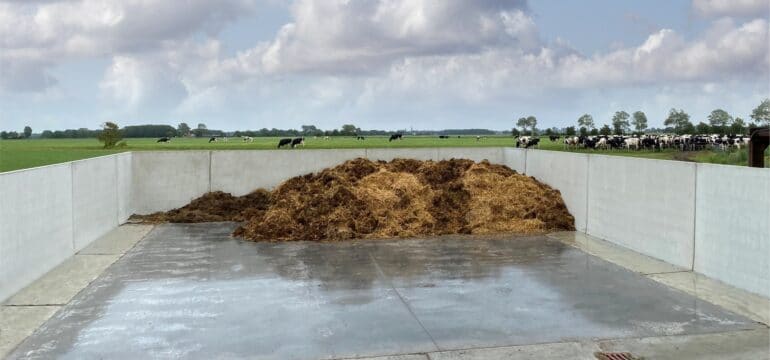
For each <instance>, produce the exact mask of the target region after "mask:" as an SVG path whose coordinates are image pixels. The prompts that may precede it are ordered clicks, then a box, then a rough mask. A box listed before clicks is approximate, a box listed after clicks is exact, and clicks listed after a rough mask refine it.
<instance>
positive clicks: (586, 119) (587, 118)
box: [578, 114, 595, 130]
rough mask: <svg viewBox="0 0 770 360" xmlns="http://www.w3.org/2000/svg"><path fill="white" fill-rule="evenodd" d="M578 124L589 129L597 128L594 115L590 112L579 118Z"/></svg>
mask: <svg viewBox="0 0 770 360" xmlns="http://www.w3.org/2000/svg"><path fill="white" fill-rule="evenodd" d="M578 126H580V127H584V128H586V129H588V130H590V129H593V128H595V126H594V117H593V116H591V115H589V114H583V116H581V117H580V118H578Z"/></svg>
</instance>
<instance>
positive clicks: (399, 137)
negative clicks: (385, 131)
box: [388, 133, 404, 142]
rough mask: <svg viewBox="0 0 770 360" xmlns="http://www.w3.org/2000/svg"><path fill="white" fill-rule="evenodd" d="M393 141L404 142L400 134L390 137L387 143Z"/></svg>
mask: <svg viewBox="0 0 770 360" xmlns="http://www.w3.org/2000/svg"><path fill="white" fill-rule="evenodd" d="M393 140H404V135H403V134H400V133H399V134H393V135H390V139H388V142H391V141H393Z"/></svg>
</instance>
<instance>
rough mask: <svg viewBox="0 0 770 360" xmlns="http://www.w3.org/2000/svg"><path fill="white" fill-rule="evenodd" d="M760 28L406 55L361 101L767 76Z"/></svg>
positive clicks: (760, 24) (764, 28) (479, 97)
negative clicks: (602, 48) (588, 47)
mask: <svg viewBox="0 0 770 360" xmlns="http://www.w3.org/2000/svg"><path fill="white" fill-rule="evenodd" d="M768 32H769V27H768V22H767V21H765V20H763V19H757V20H753V21H749V22H747V23H745V24H742V25H739V26H736V25H734V24H733V23H732V22H729V21H718V22H716V23H715V24H714V26H713V28H712V29H711V31H708V32H707V33H706V34H705V35H704V36H703V37H702V38H700V39H697V40H694V41H690V42H687V41H685V39H683V38H682V37H681V36H679V35H678V34H677V33H676V32H674V31H672V30H668V29H664V30H660V31H658V32H656V33H654V34H652V35H650V36H649V37H648V38H647V40H646V41H644V42H643V43H642V44H640V45H639V46H636V47H630V48H623V49H619V50H615V51H612V52H609V53H605V54H599V55H595V56H592V57H585V56H582V55H580V54H578V53H576V52H574V51H570V50H569V49H566V50H565V49H564V48H563V47H562V46H561V45H559V44H551V45H550V46H545V47H543V48H542V49H541V50H540V51H538V52H536V53H529V52H524V51H521V50H519V49H509V48H502V49H498V48H496V49H487V50H485V51H482V52H480V53H476V54H453V55H436V56H422V57H409V58H406V59H404V60H403V61H400V62H398V63H396V64H395V65H393V66H392V67H391V68H390V71H389V72H388V73H387V75H386V76H382V77H379V76H378V77H372V78H370V79H368V80H367V86H366V92H365V93H364V95H363V96H362V99H363V101H370V100H367V99H378V98H382V97H393V96H402V97H404V98H405V99H414V98H416V97H421V96H431V97H436V96H448V97H451V98H454V99H457V100H464V101H468V102H471V103H473V102H479V103H481V102H484V101H488V100H493V99H496V98H533V97H537V96H539V95H541V94H542V92H543V91H549V90H554V89H574V90H580V89H591V88H597V87H600V88H601V87H610V88H611V87H628V86H648V85H666V84H676V83H681V82H715V81H726V80H732V79H738V80H744V81H748V82H753V81H756V79H758V78H759V79H761V78H762V77H764V78H767V76H768V72H769V71H770V70H769V68H770V58H769V57H770V55H769V54H770V50H768ZM439 94H440V95H439ZM371 101H373V100H371Z"/></svg>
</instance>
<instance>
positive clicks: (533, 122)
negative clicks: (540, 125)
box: [527, 115, 537, 136]
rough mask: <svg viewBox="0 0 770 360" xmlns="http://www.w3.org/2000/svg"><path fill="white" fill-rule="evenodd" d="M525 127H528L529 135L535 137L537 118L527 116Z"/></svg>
mask: <svg viewBox="0 0 770 360" xmlns="http://www.w3.org/2000/svg"><path fill="white" fill-rule="evenodd" d="M527 125H529V129H530V130H531V131H530V135H532V136H535V132H536V131H537V118H536V117H534V116H532V115H530V116H527Z"/></svg>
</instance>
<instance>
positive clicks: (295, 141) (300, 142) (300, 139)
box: [291, 137, 305, 149]
mask: <svg viewBox="0 0 770 360" xmlns="http://www.w3.org/2000/svg"><path fill="white" fill-rule="evenodd" d="M297 145H302V147H304V146H305V138H304V137H298V138H294V139H292V140H291V148H292V149H293V148H295V147H296V146H297Z"/></svg>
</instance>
